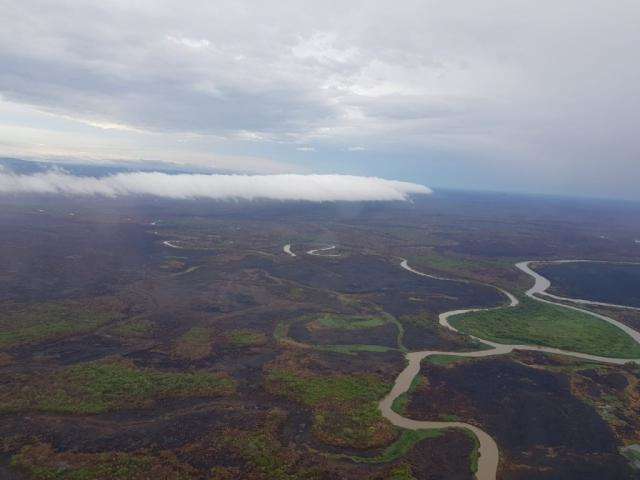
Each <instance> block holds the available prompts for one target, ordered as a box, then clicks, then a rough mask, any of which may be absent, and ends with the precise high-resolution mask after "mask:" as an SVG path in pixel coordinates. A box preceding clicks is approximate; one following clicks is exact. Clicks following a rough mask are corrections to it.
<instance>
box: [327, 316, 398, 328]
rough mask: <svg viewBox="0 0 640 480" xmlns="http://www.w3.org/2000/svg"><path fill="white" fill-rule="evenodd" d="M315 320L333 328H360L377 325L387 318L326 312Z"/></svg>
mask: <svg viewBox="0 0 640 480" xmlns="http://www.w3.org/2000/svg"><path fill="white" fill-rule="evenodd" d="M316 322H317V324H318V325H319V326H321V327H323V328H331V329H334V330H362V329H365V328H374V327H379V326H381V325H384V324H385V323H387V320H386V319H385V318H381V317H365V316H356V315H334V314H326V315H323V316H322V317H320V318H318V319H317V320H316Z"/></svg>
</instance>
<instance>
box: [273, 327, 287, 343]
mask: <svg viewBox="0 0 640 480" xmlns="http://www.w3.org/2000/svg"><path fill="white" fill-rule="evenodd" d="M288 333H289V325H287V324H286V323H285V322H278V324H277V325H276V328H275V330H274V331H273V337H274V338H275V339H276V340H278V341H281V340H284V339H285V338H287V334H288Z"/></svg>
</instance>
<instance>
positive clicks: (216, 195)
mask: <svg viewBox="0 0 640 480" xmlns="http://www.w3.org/2000/svg"><path fill="white" fill-rule="evenodd" d="M0 193H2V194H56V195H67V196H103V197H120V196H126V195H151V196H155V197H164V198H172V199H197V198H201V199H215V200H228V199H242V200H257V199H271V200H305V201H311V202H324V201H392V200H407V199H408V198H409V196H410V195H417V194H423V195H424V194H430V193H431V190H430V189H429V188H427V187H425V186H423V185H418V184H416V183H409V182H400V181H395V180H385V179H382V178H376V177H357V176H352V175H296V174H285V175H202V174H179V175H169V174H166V173H161V172H135V173H118V174H115V175H109V176H105V177H86V176H76V175H70V174H68V173H66V172H62V171H48V172H44V173H36V174H32V175H16V174H14V173H11V172H7V171H4V172H0Z"/></svg>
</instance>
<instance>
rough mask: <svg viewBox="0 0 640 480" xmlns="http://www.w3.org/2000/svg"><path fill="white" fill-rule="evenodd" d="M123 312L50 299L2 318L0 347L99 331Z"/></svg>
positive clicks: (0, 320)
mask: <svg viewBox="0 0 640 480" xmlns="http://www.w3.org/2000/svg"><path fill="white" fill-rule="evenodd" d="M118 316H119V314H118V313H117V312H116V311H114V309H112V308H110V307H109V306H106V305H99V304H96V305H92V304H85V303H81V302H70V301H69V302H47V303H39V304H35V305H30V306H28V307H26V308H23V309H21V310H18V311H14V312H9V313H4V314H3V315H2V318H1V319H0V348H7V347H14V346H16V345H21V344H25V343H30V342H36V341H43V340H49V339H52V338H57V337H62V336H65V335H71V334H76V333H85V332H90V331H92V330H95V329H96V328H98V327H100V326H101V325H104V324H105V323H107V322H109V321H110V320H113V319H116V318H118Z"/></svg>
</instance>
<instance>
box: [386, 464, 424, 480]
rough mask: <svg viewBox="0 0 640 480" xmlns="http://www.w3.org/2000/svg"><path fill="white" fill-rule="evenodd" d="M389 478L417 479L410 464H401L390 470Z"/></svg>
mask: <svg viewBox="0 0 640 480" xmlns="http://www.w3.org/2000/svg"><path fill="white" fill-rule="evenodd" d="M389 480H417V478H416V477H414V476H413V472H412V471H411V466H410V465H405V464H403V465H399V466H397V467H395V468H394V469H393V470H391V472H389Z"/></svg>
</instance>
